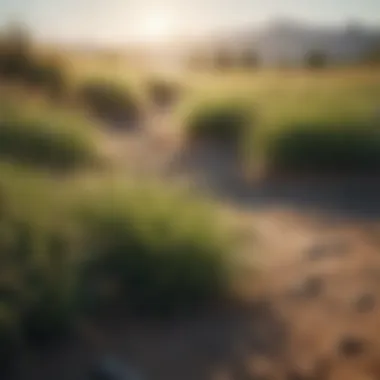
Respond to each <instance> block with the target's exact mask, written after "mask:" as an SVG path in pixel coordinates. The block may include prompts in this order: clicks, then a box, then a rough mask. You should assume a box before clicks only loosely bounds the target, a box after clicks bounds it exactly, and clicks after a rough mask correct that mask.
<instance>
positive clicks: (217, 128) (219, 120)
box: [186, 99, 254, 147]
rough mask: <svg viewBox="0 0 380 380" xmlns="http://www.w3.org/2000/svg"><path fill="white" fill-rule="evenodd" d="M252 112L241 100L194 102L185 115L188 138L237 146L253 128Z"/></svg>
mask: <svg viewBox="0 0 380 380" xmlns="http://www.w3.org/2000/svg"><path fill="white" fill-rule="evenodd" d="M253 123H254V119H253V112H252V109H251V108H250V107H248V106H247V104H246V103H245V102H244V101H238V100H235V99H233V100H222V101H214V102H205V103H201V104H199V105H195V106H194V107H193V108H192V109H191V112H190V113H189V114H188V117H187V120H186V128H187V135H188V138H189V139H190V140H191V141H193V140H206V141H211V142H217V143H223V144H227V145H229V146H234V147H236V146H239V145H240V144H241V143H242V142H243V141H244V139H245V138H246V137H247V135H248V134H249V133H250V130H251V128H253Z"/></svg>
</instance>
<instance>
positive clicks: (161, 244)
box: [82, 186, 229, 314]
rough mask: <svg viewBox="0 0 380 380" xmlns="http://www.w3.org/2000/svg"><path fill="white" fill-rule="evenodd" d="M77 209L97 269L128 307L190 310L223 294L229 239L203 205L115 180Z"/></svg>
mask: <svg viewBox="0 0 380 380" xmlns="http://www.w3.org/2000/svg"><path fill="white" fill-rule="evenodd" d="M84 206H85V207H83V209H82V215H83V218H84V219H83V220H84V223H85V226H86V228H87V234H88V236H89V240H90V246H89V247H90V252H91V254H90V257H91V258H92V261H91V260H90V265H89V266H88V267H87V269H88V270H89V271H90V273H92V274H94V273H95V274H96V276H95V277H97V276H99V275H101V277H102V278H108V280H110V281H112V282H114V284H115V283H116V284H117V288H118V292H117V294H116V295H115V296H116V297H117V299H118V302H119V303H121V304H126V305H128V306H129V307H130V309H131V310H132V311H138V312H147V313H153V314H170V313H173V312H178V311H183V310H194V309H196V308H197V307H200V306H202V305H203V306H204V305H205V303H207V302H212V301H215V300H216V299H218V298H219V297H220V296H222V295H223V294H224V291H225V289H226V287H227V286H228V279H227V271H226V256H225V254H226V251H228V249H229V247H228V244H226V239H225V237H223V234H222V230H221V228H220V224H219V223H218V222H217V220H216V218H215V215H214V214H213V213H212V212H211V211H210V210H209V207H208V206H207V205H205V204H203V203H200V202H199V201H194V200H192V199H191V198H189V197H188V196H184V195H179V194H173V193H171V192H170V191H169V192H168V189H166V188H159V187H158V188H157V187H156V188H150V189H148V188H141V187H140V186H137V187H135V186H131V187H129V188H128V187H127V188H126V187H124V186H121V187H118V188H116V189H115V188H114V189H113V190H111V191H109V189H108V190H107V191H104V190H103V191H100V192H97V193H96V194H94V195H93V197H89V198H88V200H87V202H86V203H85V204H84Z"/></svg>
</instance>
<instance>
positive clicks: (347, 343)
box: [338, 336, 367, 358]
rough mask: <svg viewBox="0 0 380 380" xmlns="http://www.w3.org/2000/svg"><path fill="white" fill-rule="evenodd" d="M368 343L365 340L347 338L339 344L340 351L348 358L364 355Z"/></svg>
mask: <svg viewBox="0 0 380 380" xmlns="http://www.w3.org/2000/svg"><path fill="white" fill-rule="evenodd" d="M366 346H367V342H366V341H365V340H364V339H361V338H357V337H352V336H346V337H344V338H342V340H341V341H340V342H339V346H338V351H339V353H340V354H342V355H343V356H345V357H347V358H352V357H354V356H358V355H360V354H362V353H364V351H365V349H366Z"/></svg>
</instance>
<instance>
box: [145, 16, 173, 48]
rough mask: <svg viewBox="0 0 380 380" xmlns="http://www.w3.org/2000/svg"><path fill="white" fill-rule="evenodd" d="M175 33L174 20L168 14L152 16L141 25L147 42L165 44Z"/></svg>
mask: <svg viewBox="0 0 380 380" xmlns="http://www.w3.org/2000/svg"><path fill="white" fill-rule="evenodd" d="M172 33H173V19H171V18H170V17H169V16H168V15H167V14H160V13H154V14H151V15H150V17H148V18H147V19H146V20H145V21H144V22H142V25H141V35H142V38H143V39H144V40H145V41H147V42H164V41H166V40H168V39H169V38H170V37H171V35H172Z"/></svg>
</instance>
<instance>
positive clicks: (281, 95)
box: [0, 62, 380, 365]
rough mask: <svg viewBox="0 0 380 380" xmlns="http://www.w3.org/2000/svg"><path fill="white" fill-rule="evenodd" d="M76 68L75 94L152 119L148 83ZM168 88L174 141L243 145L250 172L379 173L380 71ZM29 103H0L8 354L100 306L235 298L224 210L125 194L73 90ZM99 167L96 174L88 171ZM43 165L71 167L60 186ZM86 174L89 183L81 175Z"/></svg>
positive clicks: (2, 298) (264, 76) (139, 76)
mask: <svg viewBox="0 0 380 380" xmlns="http://www.w3.org/2000/svg"><path fill="white" fill-rule="evenodd" d="M68 71H69V72H70V86H69V87H70V91H74V92H75V88H81V86H83V85H86V83H88V81H90V82H91V81H92V80H94V79H96V80H97V83H100V84H99V85H97V86H98V87H97V89H96V96H97V98H96V103H97V104H100V106H101V108H102V113H113V112H115V109H116V110H117V114H118V116H119V114H123V112H119V111H120V109H121V111H124V109H123V104H122V103H123V102H124V99H128V101H129V102H130V103H131V104H133V107H132V106H130V107H132V108H133V110H134V107H135V105H136V107H138V108H139V109H140V110H141V114H142V115H148V116H149V115H151V114H154V112H155V110H156V108H155V107H154V104H152V103H151V102H150V96H149V93H148V92H149V90H147V86H146V84H147V82H149V80H150V79H151V75H150V73H147V72H142V71H138V70H137V71H136V70H132V69H129V68H126V67H124V66H123V65H118V67H117V68H115V67H113V66H109V65H100V64H98V63H96V62H87V63H84V62H82V63H80V64H75V63H73V62H72V64H71V66H70V67H69V68H68ZM155 75H157V74H155ZM101 80H104V81H105V83H107V87H106V89H107V91H103V90H104V88H103V87H102V86H103V85H102V82H101ZM170 80H172V81H174V82H175V83H176V84H180V88H181V90H180V95H179V96H178V99H177V101H175V102H174V103H173V104H171V105H170V107H169V108H168V110H169V112H168V113H169V117H168V118H167V122H168V123H170V128H172V129H173V132H175V131H178V130H180V131H181V130H182V131H184V132H185V135H186V133H187V132H189V131H188V130H187V128H193V131H195V132H194V133H195V136H196V137H198V136H200V138H203V137H204V136H205V137H206V138H213V137H222V140H224V141H223V142H224V143H227V144H228V143H229V142H230V140H231V141H232V140H234V143H236V142H237V141H238V142H239V149H240V152H241V153H243V156H244V162H245V164H246V165H247V166H248V167H252V170H254V169H255V168H256V167H264V169H265V170H267V171H268V172H273V173H276V172H277V171H285V172H286V171H296V172H305V171H307V172H308V173H309V174H310V175H311V176H314V175H316V174H319V173H321V172H322V173H325V172H334V173H341V172H346V171H350V170H351V169H355V170H357V171H359V172H364V171H366V170H367V169H368V170H371V171H372V172H373V171H377V170H378V169H380V129H379V128H380V101H379V99H380V70H374V69H372V70H370V69H364V68H361V69H340V70H338V69H334V70H333V69H331V70H321V71H306V70H305V71H302V70H294V71H292V70H286V71H284V70H283V71H275V70H262V71H258V72H254V73H248V72H229V73H217V72H208V73H205V72H203V73H201V72H198V73H197V72H182V73H178V75H176V77H175V78H174V77H173V78H170ZM99 81H100V82H99ZM111 82H112V83H114V84H115V87H113V85H112V86H110V85H109V84H110V83H111ZM169 86H170V84H169ZM99 87H100V89H101V91H98V90H99ZM123 90H125V91H126V93H128V97H127V98H124V96H123ZM4 91H5V92H4ZM7 91H8V90H7V89H6V88H5V90H4V89H3V94H4V95H5V97H8V95H9V94H10V93H8V92H7ZM120 91H121V92H120ZM32 94H33V93H32V92H30V90H28V91H27V92H26V95H25V94H24V96H22V97H18V96H16V97H15V99H16V100H15V103H9V104H8V106H7V105H6V104H5V103H3V105H2V107H0V110H1V112H2V115H1V119H0V139H1V142H0V174H1V175H0V223H1V231H0V232H1V233H0V245H1V246H2V247H4V250H2V255H3V256H4V257H3V258H4V262H6V266H4V267H6V269H5V271H4V272H1V273H0V351H2V352H4V353H11V348H12V349H16V350H17V348H18V347H19V346H20V345H22V344H23V343H24V342H25V341H27V342H29V341H31V342H35V341H39V340H44V339H47V338H51V337H55V336H56V335H60V334H62V332H65V331H66V329H67V328H68V327H70V326H71V324H72V323H75V321H76V318H78V315H83V314H84V313H87V312H95V311H94V310H95V309H97V310H98V309H102V308H103V307H104V306H105V305H106V306H107V305H114V304H118V305H120V304H126V305H128V307H129V308H130V310H133V311H137V312H145V313H146V312H147V313H149V314H151V315H156V314H160V315H161V314H168V313H171V312H174V311H175V312H178V311H180V312H183V311H184V310H186V311H187V309H189V308H190V309H195V308H196V306H204V305H205V304H207V305H210V304H212V303H213V302H216V301H219V300H220V299H221V298H223V297H226V296H228V295H229V291H230V288H229V286H230V280H231V273H230V268H229V261H228V259H229V258H231V257H233V256H234V255H233V254H234V253H236V252H237V245H234V244H235V243H236V242H235V241H234V242H231V241H230V240H229V238H230V237H232V236H233V235H232V230H231V229H229V230H225V229H224V228H225V226H223V225H220V224H219V222H218V218H217V213H216V210H215V209H214V208H213V207H210V205H209V204H207V202H205V201H203V200H201V199H199V198H198V197H196V196H194V195H193V194H190V195H189V194H187V193H186V194H185V193H181V192H177V190H174V189H173V188H172V187H171V185H169V184H165V185H163V184H160V185H157V184H155V185H152V183H145V182H144V183H138V184H137V185H136V184H134V185H133V186H131V184H130V182H128V178H126V177H127V175H126V174H125V172H116V179H115V178H113V180H112V181H111V180H110V179H109V176H108V174H109V173H107V170H104V169H106V168H108V166H107V165H102V164H103V163H104V162H102V160H105V158H103V157H102V156H101V155H100V154H99V153H98V151H99V149H100V147H101V145H102V141H101V136H102V134H101V133H99V132H100V131H99V130H100V128H102V133H103V136H105V135H106V134H107V133H108V129H107V128H110V126H111V125H110V124H111V123H108V124H107V123H105V122H104V120H102V122H99V120H96V121H94V119H96V117H95V115H94V114H92V115H89V114H88V112H87V111H88V110H87V109H85V108H81V104H78V102H77V98H76V95H75V93H74V94H71V93H69V94H67V99H64V100H61V102H60V103H54V105H52V103H49V102H48V101H46V99H45V100H43V99H42V100H41V99H39V98H38V97H37V96H34V94H33V96H32ZM99 94H100V95H99ZM120 94H121V95H120ZM116 95H117V96H116ZM116 98H117V101H116V100H115V99H116ZM114 100H115V102H114ZM115 103H117V107H115ZM96 107H97V106H96ZM226 110H227V111H226ZM95 111H96V110H95ZM95 114H96V113H95ZM137 114H140V113H138V112H137ZM88 116H90V117H89V118H88ZM110 116H115V115H114V114H113V115H110ZM86 117H87V119H86ZM152 120H154V119H152ZM123 125H124V124H123ZM189 134H190V135H191V133H189ZM109 135H111V133H109ZM192 137H193V136H192ZM185 144H186V141H185ZM98 148H99V149H98ZM147 151H148V152H149V150H147ZM148 154H149V153H148ZM4 161H6V162H7V164H5V163H4ZM94 162H96V165H93V164H94ZM88 163H91V165H88ZM99 164H100V165H99ZM88 166H90V169H89V168H88ZM98 166H99V167H101V168H102V170H103V171H100V174H99V171H97V172H96V174H95V172H92V171H91V170H92V169H93V168H94V167H96V168H97V169H98ZM46 167H48V168H49V169H52V170H53V173H54V174H60V173H59V171H57V170H56V169H57V168H58V169H60V168H64V169H66V170H65V177H64V178H61V177H59V175H57V176H54V177H53V178H52V177H51V176H49V175H46V173H45V174H43V173H42V171H41V169H45V168H46ZM78 168H79V169H83V168H86V178H87V177H89V178H90V181H89V182H88V183H87V184H86V183H85V181H84V180H83V179H80V180H78V179H77V178H78V177H77V176H74V169H75V175H77V174H78V171H77V169H78ZM88 169H89V170H88ZM80 173H81V172H79V177H81V174H80ZM83 173H84V172H83ZM67 174H68V175H67ZM114 174H115V173H114ZM57 215H59V220H56V219H57ZM222 224H223V223H222ZM250 250H252V247H250ZM10 273H11V274H12V276H10V275H9V274H10ZM110 288H111V290H109V289H110ZM84 291H85V293H84ZM57 311H58V313H57ZM2 337H4V339H3V338H2ZM1 364H2V363H1V362H0V365H1ZM5 364H6V363H5Z"/></svg>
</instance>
